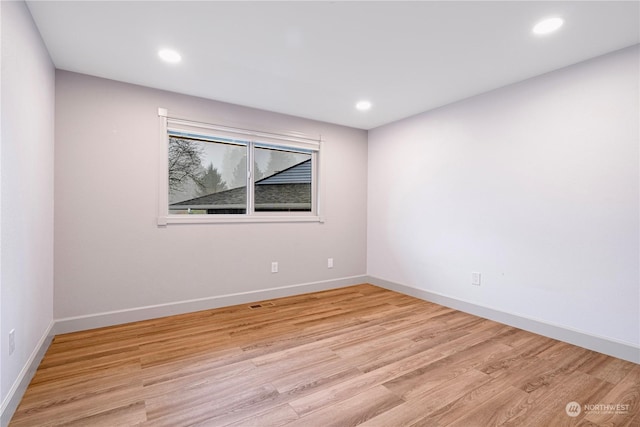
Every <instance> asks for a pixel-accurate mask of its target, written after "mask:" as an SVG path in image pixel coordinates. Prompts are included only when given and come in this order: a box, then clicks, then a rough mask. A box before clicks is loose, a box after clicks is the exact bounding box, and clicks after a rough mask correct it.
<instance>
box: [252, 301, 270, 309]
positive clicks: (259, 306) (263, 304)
mask: <svg viewBox="0 0 640 427" xmlns="http://www.w3.org/2000/svg"><path fill="white" fill-rule="evenodd" d="M263 307H273V303H272V302H264V303H260V304H251V305H250V306H249V308H250V309H251V310H255V309H256V308H263Z"/></svg>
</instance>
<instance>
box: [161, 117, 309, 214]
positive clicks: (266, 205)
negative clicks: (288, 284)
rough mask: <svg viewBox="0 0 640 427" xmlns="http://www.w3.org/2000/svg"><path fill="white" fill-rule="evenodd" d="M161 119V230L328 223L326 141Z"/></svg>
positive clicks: (167, 118) (166, 118)
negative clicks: (324, 208)
mask: <svg viewBox="0 0 640 427" xmlns="http://www.w3.org/2000/svg"><path fill="white" fill-rule="evenodd" d="M163 113H164V114H163ZM159 115H160V116H161V118H162V120H163V130H162V134H163V149H162V150H163V156H161V157H162V164H161V170H162V173H161V182H162V184H161V186H160V193H161V194H160V196H161V197H160V214H159V219H158V223H159V224H160V225H165V224H167V223H173V222H175V223H185V222H247V221H256V222H263V221H321V219H320V216H319V209H318V208H319V204H318V193H319V192H318V176H319V173H318V170H319V152H320V141H319V140H313V139H310V138H306V137H301V136H299V135H282V134H272V133H265V132H256V131H249V130H244V129H234V128H229V127H223V126H217V125H210V124H203V123H197V122H191V121H186V120H181V119H173V118H169V117H167V115H166V111H165V110H162V109H160V110H159ZM164 154H166V155H164Z"/></svg>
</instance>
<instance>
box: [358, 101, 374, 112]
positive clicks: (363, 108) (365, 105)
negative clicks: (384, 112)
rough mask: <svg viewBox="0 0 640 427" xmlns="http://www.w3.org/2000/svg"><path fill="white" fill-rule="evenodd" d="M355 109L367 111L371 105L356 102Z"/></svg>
mask: <svg viewBox="0 0 640 427" xmlns="http://www.w3.org/2000/svg"><path fill="white" fill-rule="evenodd" d="M356 108H357V109H358V110H360V111H367V110H368V109H370V108H371V103H370V102H369V101H358V103H357V104H356Z"/></svg>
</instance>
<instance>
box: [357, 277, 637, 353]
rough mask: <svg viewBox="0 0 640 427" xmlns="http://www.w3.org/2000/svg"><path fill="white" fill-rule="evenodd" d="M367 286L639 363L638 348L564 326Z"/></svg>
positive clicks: (433, 295)
mask: <svg viewBox="0 0 640 427" xmlns="http://www.w3.org/2000/svg"><path fill="white" fill-rule="evenodd" d="M366 280H367V282H368V283H371V284H372V285H376V286H380V287H382V288H386V289H389V290H392V291H396V292H400V293H403V294H406V295H410V296H413V297H416V298H420V299H423V300H426V301H430V302H434V303H436V304H440V305H444V306H446V307H451V308H455V309H456V310H460V311H464V312H465V313H470V314H473V315H476V316H480V317H483V318H485V319H490V320H494V321H496V322H500V323H504V324H506V325H509V326H513V327H516V328H519V329H524V330H525V331H529V332H533V333H536V334H539V335H543V336H545V337H549V338H553V339H556V340H559V341H564V342H566V343H569V344H574V345H577V346H580V347H584V348H587V349H589V350H594V351H597V352H600V353H604V354H607V355H609V356H613V357H617V358H619V359H624V360H628V361H630V362H634V363H640V347H638V346H636V345H634V344H632V343H628V342H624V341H619V340H615V339H611V338H607V337H601V336H597V335H593V334H589V333H587V332H584V331H579V330H575V329H572V328H568V327H566V326H561V325H555V324H552V323H549V322H545V321H543V320H539V319H532V318H529V317H526V316H521V315H518V314H514V313H508V312H504V311H501V310H497V309H494V308H491V307H486V306H483V305H479V304H475V303H472V302H469V301H464V300H460V299H457V298H452V297H449V296H447V295H443V294H440V293H437V292H431V291H426V290H424V289H418V288H414V287H412V286H407V285H403V284H400V283H395V282H391V281H388V280H384V279H380V278H377V277H372V276H367V278H366Z"/></svg>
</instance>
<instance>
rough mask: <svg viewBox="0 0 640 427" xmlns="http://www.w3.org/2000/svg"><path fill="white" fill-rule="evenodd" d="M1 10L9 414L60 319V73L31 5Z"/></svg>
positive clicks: (1, 336) (4, 387)
mask: <svg viewBox="0 0 640 427" xmlns="http://www.w3.org/2000/svg"><path fill="white" fill-rule="evenodd" d="M0 7H1V9H2V14H1V19H2V54H1V57H2V74H1V88H0V90H1V93H2V102H1V103H2V107H1V116H0V117H1V118H0V121H1V124H2V126H1V127H2V130H1V144H2V147H1V150H2V157H1V168H0V170H1V175H0V180H1V190H0V195H1V215H0V217H1V240H0V245H1V261H0V262H1V264H0V265H1V267H2V270H1V274H0V280H1V282H0V284H1V289H0V294H1V298H0V301H1V315H0V317H1V319H2V323H1V327H0V329H1V330H0V342H1V346H0V347H1V348H0V352H1V353H0V354H1V356H0V360H1V363H0V364H1V371H2V380H1V397H2V402H3V403H2V409H3V410H4V408H5V406H6V405H7V401H8V397H9V398H10V397H11V396H9V394H10V392H13V390H15V388H16V387H17V383H18V382H19V380H20V378H19V377H20V376H21V375H24V372H23V370H24V369H26V367H27V366H28V364H29V362H30V360H32V359H33V358H34V355H35V353H36V352H37V351H38V350H39V348H40V344H41V343H42V342H43V341H44V340H45V338H46V335H47V333H48V331H49V328H50V327H51V324H52V320H53V148H54V139H53V133H54V112H53V108H54V93H55V92H54V89H55V79H54V76H55V74H54V68H53V64H52V63H51V60H50V59H49V54H48V53H47V51H46V49H45V47H44V44H43V42H42V40H41V38H40V34H39V33H38V31H37V29H36V27H35V25H34V23H33V21H32V19H31V15H30V14H29V11H28V9H27V7H26V5H25V4H24V3H23V2H2V3H1V6H0ZM11 329H15V330H16V348H15V352H14V353H13V354H12V355H11V356H9V346H8V334H9V331H10V330H11ZM4 421H5V420H4V419H3V422H4Z"/></svg>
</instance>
